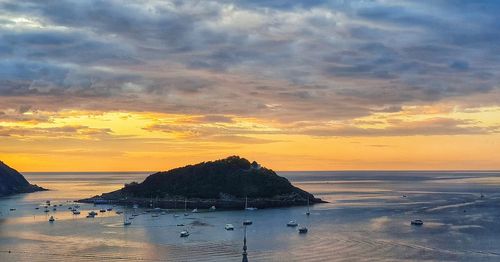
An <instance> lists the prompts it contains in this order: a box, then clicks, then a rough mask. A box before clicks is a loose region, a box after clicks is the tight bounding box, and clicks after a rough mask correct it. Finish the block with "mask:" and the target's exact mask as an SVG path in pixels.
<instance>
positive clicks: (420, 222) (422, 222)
mask: <svg viewBox="0 0 500 262" xmlns="http://www.w3.org/2000/svg"><path fill="white" fill-rule="evenodd" d="M411 224H412V225H414V226H421V225H423V224H424V221H422V220H420V219H414V220H412V221H411Z"/></svg>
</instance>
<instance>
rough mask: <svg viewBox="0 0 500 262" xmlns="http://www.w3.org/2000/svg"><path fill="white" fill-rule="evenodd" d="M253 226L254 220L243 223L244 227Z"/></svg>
mask: <svg viewBox="0 0 500 262" xmlns="http://www.w3.org/2000/svg"><path fill="white" fill-rule="evenodd" d="M251 224H253V222H252V220H249V219H247V220H245V221H243V225H245V226H249V225H251Z"/></svg>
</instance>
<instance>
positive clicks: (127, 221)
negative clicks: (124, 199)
mask: <svg viewBox="0 0 500 262" xmlns="http://www.w3.org/2000/svg"><path fill="white" fill-rule="evenodd" d="M123 225H124V226H130V225H132V222H130V221H129V220H127V214H125V213H124V214H123Z"/></svg>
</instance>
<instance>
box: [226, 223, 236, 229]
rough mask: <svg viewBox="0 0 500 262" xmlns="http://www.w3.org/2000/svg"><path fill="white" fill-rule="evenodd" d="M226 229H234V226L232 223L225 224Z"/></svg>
mask: <svg viewBox="0 0 500 262" xmlns="http://www.w3.org/2000/svg"><path fill="white" fill-rule="evenodd" d="M224 228H225V229H226V230H234V226H233V224H226V226H225V227H224Z"/></svg>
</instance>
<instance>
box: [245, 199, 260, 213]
mask: <svg viewBox="0 0 500 262" xmlns="http://www.w3.org/2000/svg"><path fill="white" fill-rule="evenodd" d="M245 210H248V211H253V210H257V208H256V207H249V206H248V197H245Z"/></svg>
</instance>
